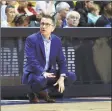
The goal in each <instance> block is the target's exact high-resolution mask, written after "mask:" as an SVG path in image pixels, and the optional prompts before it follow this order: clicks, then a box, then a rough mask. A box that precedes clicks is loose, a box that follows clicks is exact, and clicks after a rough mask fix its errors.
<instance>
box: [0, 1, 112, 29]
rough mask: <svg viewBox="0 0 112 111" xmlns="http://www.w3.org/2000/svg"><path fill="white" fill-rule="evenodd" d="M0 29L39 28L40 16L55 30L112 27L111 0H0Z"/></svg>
mask: <svg viewBox="0 0 112 111" xmlns="http://www.w3.org/2000/svg"><path fill="white" fill-rule="evenodd" d="M0 4H1V27H39V26H40V20H41V18H42V16H43V15H44V14H47V15H51V16H52V17H54V19H55V22H56V27H58V28H74V27H112V1H92V0H83V1H65V2H64V1H56V0H51V1H30V0H0Z"/></svg>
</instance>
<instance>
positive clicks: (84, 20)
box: [76, 0, 94, 27]
mask: <svg viewBox="0 0 112 111" xmlns="http://www.w3.org/2000/svg"><path fill="white" fill-rule="evenodd" d="M77 5H78V6H77ZM92 7H93V1H92V0H85V1H80V2H77V4H76V11H78V12H79V13H80V15H81V18H80V23H79V26H81V27H91V26H94V24H89V23H88V17H87V15H88V13H89V12H90V9H91V8H92Z"/></svg>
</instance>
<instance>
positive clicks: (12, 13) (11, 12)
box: [1, 5, 16, 27]
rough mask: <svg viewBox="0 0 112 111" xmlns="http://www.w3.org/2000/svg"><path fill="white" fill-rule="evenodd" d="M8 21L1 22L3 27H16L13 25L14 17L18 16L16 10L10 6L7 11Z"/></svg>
mask: <svg viewBox="0 0 112 111" xmlns="http://www.w3.org/2000/svg"><path fill="white" fill-rule="evenodd" d="M5 13H6V16H7V19H6V20H4V21H2V22H1V27H11V26H14V24H13V23H12V21H13V19H14V17H15V16H16V13H15V8H14V7H13V6H11V5H8V6H7V7H6V10H5Z"/></svg>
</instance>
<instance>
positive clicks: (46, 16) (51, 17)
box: [41, 14, 56, 26]
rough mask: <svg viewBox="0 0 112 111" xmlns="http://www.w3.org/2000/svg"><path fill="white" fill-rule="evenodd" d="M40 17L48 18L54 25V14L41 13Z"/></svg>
mask: <svg viewBox="0 0 112 111" xmlns="http://www.w3.org/2000/svg"><path fill="white" fill-rule="evenodd" d="M42 18H48V19H51V20H52V22H53V24H54V26H55V25H56V22H55V18H54V16H51V15H45V14H43V15H42ZM42 18H41V19H42Z"/></svg>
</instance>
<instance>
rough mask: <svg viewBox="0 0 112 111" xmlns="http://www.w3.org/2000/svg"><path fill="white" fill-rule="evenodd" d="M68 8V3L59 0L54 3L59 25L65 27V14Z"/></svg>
mask: <svg viewBox="0 0 112 111" xmlns="http://www.w3.org/2000/svg"><path fill="white" fill-rule="evenodd" d="M69 10H70V5H69V4H68V3H66V2H60V3H58V4H57V5H56V12H57V14H60V16H61V20H62V25H61V27H65V26H66V25H67V23H66V15H67V13H68V12H69Z"/></svg>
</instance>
